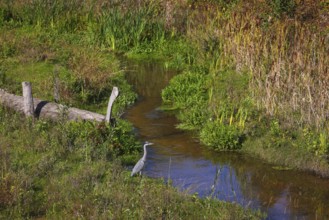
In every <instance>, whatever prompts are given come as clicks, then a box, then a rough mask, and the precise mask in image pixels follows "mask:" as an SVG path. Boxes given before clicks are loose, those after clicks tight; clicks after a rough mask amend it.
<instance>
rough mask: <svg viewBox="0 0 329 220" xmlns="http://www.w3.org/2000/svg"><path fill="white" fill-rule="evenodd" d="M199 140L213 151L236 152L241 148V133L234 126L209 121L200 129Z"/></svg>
mask: <svg viewBox="0 0 329 220" xmlns="http://www.w3.org/2000/svg"><path fill="white" fill-rule="evenodd" d="M200 139H201V141H202V142H203V143H205V144H206V145H208V146H211V147H212V148H213V149H215V150H237V149H239V148H241V143H242V139H243V133H242V130H241V129H239V128H238V127H237V126H235V125H226V124H224V123H222V122H220V121H209V122H207V123H205V125H204V127H203V128H202V129H201V132H200Z"/></svg>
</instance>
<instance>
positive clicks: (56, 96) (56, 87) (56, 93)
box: [53, 65, 60, 103]
mask: <svg viewBox="0 0 329 220" xmlns="http://www.w3.org/2000/svg"><path fill="white" fill-rule="evenodd" d="M53 77H54V101H55V102H56V103H58V102H59V99H60V96H59V73H58V66H57V65H56V66H55V68H54V76H53Z"/></svg>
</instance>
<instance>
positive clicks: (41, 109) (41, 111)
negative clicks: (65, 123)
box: [0, 89, 105, 122]
mask: <svg viewBox="0 0 329 220" xmlns="http://www.w3.org/2000/svg"><path fill="white" fill-rule="evenodd" d="M33 103H34V106H35V110H34V115H35V117H37V118H48V119H52V120H59V119H61V118H63V117H65V119H66V120H75V121H76V120H89V121H98V122H101V121H104V120H105V116H104V115H102V114H98V113H94V112H90V111H86V110H81V109H78V108H68V107H66V106H63V105H61V104H57V103H53V102H48V101H42V100H40V99H37V98H34V99H33ZM0 104H1V105H3V106H6V107H8V108H11V109H13V110H15V111H17V112H21V113H24V98H23V97H22V96H17V95H13V94H10V93H8V92H6V91H5V90H3V89H0Z"/></svg>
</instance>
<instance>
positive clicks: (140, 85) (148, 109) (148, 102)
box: [125, 61, 329, 219]
mask: <svg viewBox="0 0 329 220" xmlns="http://www.w3.org/2000/svg"><path fill="white" fill-rule="evenodd" d="M125 66H126V68H127V80H128V82H129V83H130V84H131V85H133V86H134V88H135V89H136V91H137V92H138V94H139V96H140V100H139V101H138V102H137V104H135V105H134V106H133V107H132V108H131V109H129V110H128V111H127V113H126V114H125V118H126V119H128V120H129V121H130V122H132V123H133V125H134V127H135V128H136V132H137V134H138V136H139V137H140V139H141V140H143V141H146V140H147V141H150V142H153V143H154V145H152V146H150V147H149V148H148V156H147V163H146V165H145V169H144V175H147V176H150V177H155V178H158V177H161V178H165V179H168V178H170V179H171V180H172V182H173V185H174V186H176V187H178V188H180V189H182V190H188V191H189V192H190V193H197V194H198V195H199V196H200V197H205V196H213V197H215V198H218V199H220V200H225V201H231V202H237V203H239V204H241V205H243V206H245V207H251V208H256V209H261V210H263V211H265V212H267V214H268V219H329V180H324V179H320V178H317V177H315V176H313V175H310V174H306V173H303V172H297V171H278V170H274V169H273V168H272V167H271V166H270V165H268V164H266V163H264V162H262V161H261V160H257V159H254V158H251V157H248V156H246V155H242V154H239V153H232V152H222V153H218V152H214V151H211V150H210V149H207V148H206V147H205V146H202V145H201V144H200V143H198V141H197V140H196V139H195V138H194V137H193V135H192V134H190V133H188V132H185V131H181V130H178V129H176V128H175V125H176V124H177V120H176V119H175V117H174V116H173V115H170V114H168V113H165V112H163V111H161V110H159V106H161V89H162V88H164V87H165V86H166V85H167V84H168V82H169V80H170V79H171V78H172V77H173V76H174V75H176V74H177V73H176V72H173V71H169V70H166V69H164V68H163V67H162V64H157V63H147V62H140V63H139V62H131V61H129V62H128V63H125Z"/></svg>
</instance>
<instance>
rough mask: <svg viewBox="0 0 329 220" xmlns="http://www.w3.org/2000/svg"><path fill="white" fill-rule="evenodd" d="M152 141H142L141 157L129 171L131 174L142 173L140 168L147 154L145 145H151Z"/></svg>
mask: <svg viewBox="0 0 329 220" xmlns="http://www.w3.org/2000/svg"><path fill="white" fill-rule="evenodd" d="M152 144H153V143H150V142H148V141H146V142H145V143H144V155H143V157H142V158H141V159H140V160H139V161H138V162H137V163H136V165H135V166H134V168H133V171H132V172H131V176H134V175H135V174H136V173H139V174H140V175H141V174H142V169H143V167H144V164H145V161H146V155H147V150H146V146H149V145H152Z"/></svg>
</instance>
